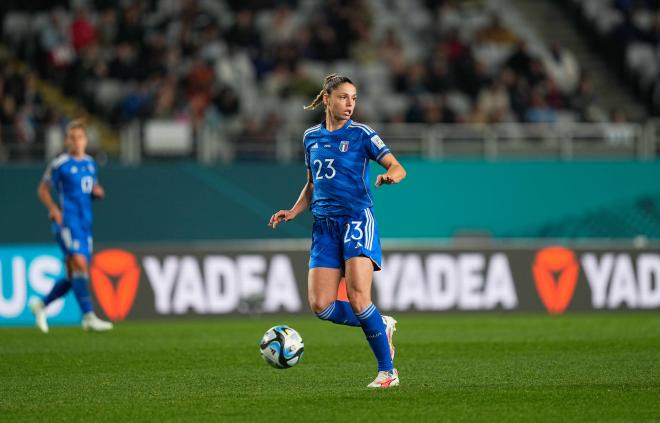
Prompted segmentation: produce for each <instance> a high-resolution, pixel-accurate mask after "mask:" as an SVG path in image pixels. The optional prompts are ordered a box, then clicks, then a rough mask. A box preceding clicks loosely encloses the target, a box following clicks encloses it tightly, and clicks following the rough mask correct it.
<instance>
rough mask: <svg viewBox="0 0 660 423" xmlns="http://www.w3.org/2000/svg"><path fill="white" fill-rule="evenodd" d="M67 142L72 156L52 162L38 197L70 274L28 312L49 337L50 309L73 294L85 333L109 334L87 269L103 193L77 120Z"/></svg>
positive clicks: (66, 154) (71, 127)
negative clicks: (97, 201) (96, 205)
mask: <svg viewBox="0 0 660 423" xmlns="http://www.w3.org/2000/svg"><path fill="white" fill-rule="evenodd" d="M66 142H67V148H68V152H67V153H64V154H61V155H59V156H58V157H56V158H55V159H54V160H53V161H52V162H51V163H50V165H49V166H48V168H47V169H46V172H45V173H44V176H43V178H42V180H41V182H40V184H39V188H38V189H37V193H38V195H39V199H40V200H41V202H42V203H43V204H44V205H45V206H46V208H47V209H48V214H49V217H50V219H51V220H52V221H53V224H52V226H53V233H54V235H55V239H56V241H57V243H58V244H59V246H60V248H61V249H62V251H63V252H64V257H65V263H66V270H67V274H66V277H64V278H62V279H60V280H58V281H57V282H55V285H54V286H53V288H52V290H51V291H50V293H48V295H46V296H45V297H44V298H43V299H42V298H36V297H35V298H32V299H31V300H30V309H31V310H32V312H33V313H34V315H35V317H36V321H37V327H39V329H41V331H42V332H44V333H47V332H48V322H47V321H46V307H47V306H48V304H50V303H51V302H53V301H55V300H56V299H58V298H60V297H62V296H63V295H65V294H66V293H67V292H68V291H69V289H73V292H74V294H75V297H76V300H77V301H78V305H79V306H80V310H81V311H82V314H83V320H82V327H83V329H85V330H93V331H107V330H110V329H112V323H110V322H106V321H103V320H101V319H99V318H98V317H97V316H96V314H94V311H93V310H92V298H91V296H90V293H89V288H88V264H89V263H90V261H91V256H92V199H93V198H103V197H104V196H105V192H104V191H103V188H102V187H101V185H100V184H99V183H98V180H97V177H96V163H95V162H94V159H93V158H91V157H90V156H88V155H86V154H85V149H86V148H87V134H86V133H85V127H84V124H83V122H82V121H80V120H75V121H73V122H71V123H70V124H69V126H68V127H67V131H66ZM51 188H53V189H55V191H56V192H57V198H58V199H59V202H58V203H59V205H58V204H57V203H55V201H53V197H52V196H51V193H50V189H51Z"/></svg>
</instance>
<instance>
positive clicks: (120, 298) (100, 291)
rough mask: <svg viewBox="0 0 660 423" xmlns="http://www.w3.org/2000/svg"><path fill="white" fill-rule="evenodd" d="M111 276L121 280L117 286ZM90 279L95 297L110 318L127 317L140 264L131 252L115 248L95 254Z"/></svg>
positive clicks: (134, 291) (136, 287)
mask: <svg viewBox="0 0 660 423" xmlns="http://www.w3.org/2000/svg"><path fill="white" fill-rule="evenodd" d="M111 278H115V279H118V282H117V287H116V288H115V287H114V286H113V283H112V280H111ZM90 279H91V281H92V286H93V287H94V293H95V294H96V298H97V299H98V300H99V304H101V308H102V309H103V311H104V312H105V314H106V316H108V318H109V319H110V320H124V319H125V318H126V316H127V315H128V313H129V312H130V311H131V308H132V307H133V302H134V301H135V296H136V294H137V289H138V284H139V282H140V267H139V266H138V262H137V260H136V259H135V256H134V255H133V254H131V253H129V252H128V251H124V250H118V249H112V250H104V251H102V252H100V253H98V254H95V255H94V259H93V260H92V267H91V269H90Z"/></svg>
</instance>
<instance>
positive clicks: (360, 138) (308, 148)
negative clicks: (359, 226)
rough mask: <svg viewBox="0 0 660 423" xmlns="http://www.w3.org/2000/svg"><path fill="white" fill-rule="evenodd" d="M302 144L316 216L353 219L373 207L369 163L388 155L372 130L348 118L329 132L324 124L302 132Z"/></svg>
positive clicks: (384, 146) (385, 148) (385, 147)
mask: <svg viewBox="0 0 660 423" xmlns="http://www.w3.org/2000/svg"><path fill="white" fill-rule="evenodd" d="M303 143H304V145H305V164H306V165H307V167H308V168H309V169H310V171H311V173H312V180H313V183H314V190H313V195H312V207H311V208H312V214H313V215H314V216H315V217H332V216H353V215H355V214H357V213H360V212H361V211H362V210H364V209H367V208H371V207H373V200H372V197H371V190H370V189H369V160H375V161H379V160H381V159H382V158H383V157H384V156H385V155H386V154H387V153H389V152H390V149H389V148H387V146H386V145H385V144H384V143H383V141H382V140H381V139H380V137H379V136H378V134H377V133H376V132H375V131H374V130H373V129H371V128H370V127H368V126H367V125H364V124H362V123H357V122H353V120H351V119H349V120H348V121H347V122H346V124H345V125H344V126H343V127H341V128H340V129H338V130H336V131H328V130H327V129H326V127H325V122H323V123H320V124H318V125H316V126H312V127H311V128H309V129H307V130H306V131H305V133H304V135H303Z"/></svg>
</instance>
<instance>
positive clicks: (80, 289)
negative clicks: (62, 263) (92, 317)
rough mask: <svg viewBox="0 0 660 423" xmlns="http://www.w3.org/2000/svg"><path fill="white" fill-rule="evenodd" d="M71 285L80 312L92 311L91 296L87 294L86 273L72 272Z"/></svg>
mask: <svg viewBox="0 0 660 423" xmlns="http://www.w3.org/2000/svg"><path fill="white" fill-rule="evenodd" d="M71 286H72V287H73V293H74V294H75V295H76V300H77V301H78V305H79V306H80V311H82V314H83V315H84V314H87V313H89V312H90V311H92V297H91V296H90V295H89V289H88V288H87V275H86V274H84V273H74V274H73V278H71Z"/></svg>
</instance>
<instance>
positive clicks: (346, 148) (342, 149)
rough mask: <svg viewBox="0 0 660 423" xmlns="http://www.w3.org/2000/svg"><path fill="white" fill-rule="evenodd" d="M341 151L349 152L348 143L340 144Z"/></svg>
mask: <svg viewBox="0 0 660 423" xmlns="http://www.w3.org/2000/svg"><path fill="white" fill-rule="evenodd" d="M339 151H341V152H342V153H345V152H347V151H348V141H342V142H340V143H339Z"/></svg>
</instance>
